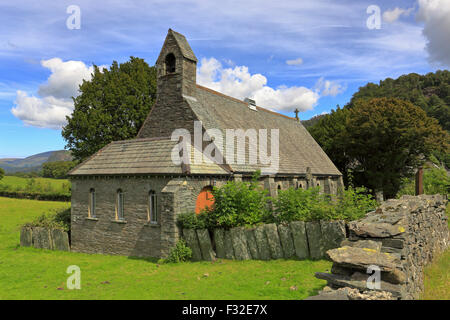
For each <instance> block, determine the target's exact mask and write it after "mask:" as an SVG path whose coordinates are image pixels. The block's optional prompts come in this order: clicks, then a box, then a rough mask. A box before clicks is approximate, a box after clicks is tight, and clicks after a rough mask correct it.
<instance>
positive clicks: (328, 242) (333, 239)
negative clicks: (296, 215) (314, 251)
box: [320, 220, 345, 252]
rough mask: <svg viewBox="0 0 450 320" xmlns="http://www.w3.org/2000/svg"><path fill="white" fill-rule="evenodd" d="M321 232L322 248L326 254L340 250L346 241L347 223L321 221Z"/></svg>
mask: <svg viewBox="0 0 450 320" xmlns="http://www.w3.org/2000/svg"><path fill="white" fill-rule="evenodd" d="M320 230H321V232H322V247H323V250H324V252H326V251H327V250H330V249H334V248H339V247H340V246H341V242H342V241H344V240H345V222H344V221H342V220H337V221H326V220H321V221H320Z"/></svg>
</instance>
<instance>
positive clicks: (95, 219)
mask: <svg viewBox="0 0 450 320" xmlns="http://www.w3.org/2000/svg"><path fill="white" fill-rule="evenodd" d="M85 220H90V221H98V218H91V217H86V218H85Z"/></svg>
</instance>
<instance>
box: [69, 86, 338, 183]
mask: <svg viewBox="0 0 450 320" xmlns="http://www.w3.org/2000/svg"><path fill="white" fill-rule="evenodd" d="M185 100H186V102H187V103H188V104H189V106H190V107H191V109H192V110H193V112H194V113H195V115H196V116H197V118H198V119H199V120H200V121H202V124H203V126H204V128H205V129H213V128H214V129H220V130H221V131H222V132H223V136H224V138H225V137H226V129H243V130H247V129H256V130H258V129H267V132H268V133H267V138H268V139H267V141H268V142H267V145H268V146H270V145H271V139H270V138H271V134H270V129H279V141H280V143H279V159H278V160H279V170H278V173H279V174H305V173H306V168H307V167H310V168H311V173H312V174H315V175H317V174H319V175H341V173H340V172H339V170H338V169H337V168H336V167H335V166H334V164H333V163H332V161H331V160H330V159H329V158H328V156H327V155H326V154H325V152H324V151H323V150H322V149H321V148H320V146H319V145H318V144H317V142H316V141H315V140H314V139H313V138H312V137H311V135H310V134H309V133H308V131H307V130H306V129H305V127H304V126H303V125H302V124H301V123H300V122H298V121H297V120H296V119H295V118H291V117H287V116H284V115H281V114H278V113H275V112H272V111H270V110H267V109H264V108H261V107H256V109H257V110H256V111H254V110H251V109H250V108H249V107H248V104H247V103H246V102H243V101H241V100H238V99H235V98H232V97H229V96H226V95H223V94H221V93H219V92H216V91H213V90H211V89H208V88H205V87H202V86H199V85H197V94H196V97H186V99H185ZM177 143H178V142H176V141H171V140H170V137H160V138H145V139H133V140H126V141H117V142H113V143H111V144H109V145H107V146H106V147H104V148H103V149H102V150H100V151H99V152H98V153H96V154H94V155H93V156H92V157H91V158H89V159H88V160H86V161H85V162H83V163H82V164H81V165H79V166H77V167H76V168H75V169H73V170H72V171H71V173H70V175H71V176H77V175H114V174H173V175H180V174H184V173H190V174H214V175H218V174H229V173H231V172H235V173H244V174H245V173H251V172H254V171H255V170H256V169H261V168H263V167H267V166H264V165H261V164H259V161H258V164H256V165H249V164H237V163H235V164H232V163H231V161H227V160H228V159H227V160H226V162H227V163H228V164H229V167H224V166H220V165H217V164H214V163H212V164H211V163H202V164H195V162H194V156H193V153H194V147H193V146H191V164H190V165H189V168H185V167H183V166H181V165H176V164H174V163H173V162H172V158H171V154H172V150H174V147H175V146H176V145H177ZM224 146H225V141H224ZM269 148H270V147H269ZM224 150H225V147H224ZM245 150H246V159H247V161H246V163H248V159H249V154H248V151H249V148H248V146H247V147H246V148H245ZM236 153H237V152H236V151H235V154H236ZM224 155H225V151H224ZM235 162H237V159H236V160H235ZM227 169H228V170H227ZM230 169H231V170H230Z"/></svg>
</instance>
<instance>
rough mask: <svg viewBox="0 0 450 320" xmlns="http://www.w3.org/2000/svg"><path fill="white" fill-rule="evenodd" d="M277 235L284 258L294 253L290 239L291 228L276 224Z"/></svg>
mask: <svg viewBox="0 0 450 320" xmlns="http://www.w3.org/2000/svg"><path fill="white" fill-rule="evenodd" d="M278 235H279V236H280V242H281V247H282V248H283V255H284V257H285V258H286V259H289V258H292V257H293V256H294V255H295V248H294V240H293V239H292V233H291V229H290V228H289V225H284V224H280V225H278Z"/></svg>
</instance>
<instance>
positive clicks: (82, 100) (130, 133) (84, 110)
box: [62, 57, 156, 160]
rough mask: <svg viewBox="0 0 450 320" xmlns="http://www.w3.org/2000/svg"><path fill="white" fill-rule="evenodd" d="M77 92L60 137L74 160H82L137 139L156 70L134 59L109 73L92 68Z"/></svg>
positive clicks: (153, 88)
mask: <svg viewBox="0 0 450 320" xmlns="http://www.w3.org/2000/svg"><path fill="white" fill-rule="evenodd" d="M79 91H80V95H79V96H77V97H76V98H73V101H74V107H75V108H74V111H73V113H72V114H71V116H70V117H67V125H66V126H65V127H64V128H63V130H62V136H63V137H64V139H65V140H66V142H67V144H66V148H68V149H69V150H71V151H72V155H73V157H74V158H75V160H84V159H86V158H87V157H89V156H91V155H92V154H94V153H95V152H97V151H98V150H100V149H101V148H102V147H104V146H105V145H107V144H108V143H110V142H111V141H117V140H127V139H131V138H135V137H136V135H137V133H138V131H139V129H140V128H141V126H142V124H143V122H144V120H145V118H146V117H147V115H148V113H149V111H150V108H151V106H152V105H153V102H154V100H155V98H156V68H155V67H150V66H149V65H148V64H147V63H146V62H145V61H144V60H143V59H140V58H135V57H130V61H128V62H125V63H121V64H120V65H119V64H118V63H117V62H116V61H113V63H112V65H111V67H110V68H109V70H108V69H106V68H104V69H103V70H100V68H98V66H95V65H94V73H93V74H92V79H91V80H90V81H83V83H82V84H81V85H80V88H79Z"/></svg>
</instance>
